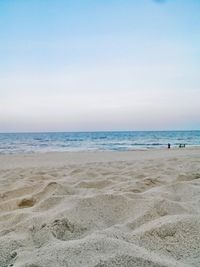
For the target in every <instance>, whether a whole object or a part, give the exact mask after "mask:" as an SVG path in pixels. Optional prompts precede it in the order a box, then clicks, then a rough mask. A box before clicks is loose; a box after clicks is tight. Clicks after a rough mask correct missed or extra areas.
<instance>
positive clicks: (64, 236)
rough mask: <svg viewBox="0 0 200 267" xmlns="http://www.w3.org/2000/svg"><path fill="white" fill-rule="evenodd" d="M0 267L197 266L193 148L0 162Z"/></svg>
mask: <svg viewBox="0 0 200 267" xmlns="http://www.w3.org/2000/svg"><path fill="white" fill-rule="evenodd" d="M0 266H1V267H8V266H14V267H47V266H48V267H61V266H63V267H64V266H69V267H100V266H105V267H112V266H138V267H140V266H148V267H149V266H157V267H161V266H168V267H175V266H177V267H178V266H179V267H186V266H200V149H198V148H193V149H190V148H186V149H171V150H167V149H159V150H147V151H130V152H74V153H72V152H71V153H70V152H69V153H57V152H55V153H53V152H52V153H44V154H29V155H23V154H21V155H0Z"/></svg>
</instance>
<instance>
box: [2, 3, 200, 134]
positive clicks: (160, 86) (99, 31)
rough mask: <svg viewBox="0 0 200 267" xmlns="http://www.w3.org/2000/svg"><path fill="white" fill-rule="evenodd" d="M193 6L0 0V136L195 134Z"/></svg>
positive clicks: (197, 22) (199, 85) (199, 21)
mask: <svg viewBox="0 0 200 267" xmlns="http://www.w3.org/2000/svg"><path fill="white" fill-rule="evenodd" d="M199 70H200V1H198V0H165V1H164V0H163V1H161V0H160V1H158V0H157V1H153V0H95V1H94V0H79V1H78V0H70V1H64V0H63V1H62V0H57V1H55V0H18V1H14V0H0V132H12V131H13V132H16V131H96V130H167V129H169V130H170V129H185V130H187V129H191V130H192V129H200V104H199V103H200V75H199Z"/></svg>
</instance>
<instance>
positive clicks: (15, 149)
mask: <svg viewBox="0 0 200 267" xmlns="http://www.w3.org/2000/svg"><path fill="white" fill-rule="evenodd" d="M168 143H170V144H171V146H172V147H178V145H179V144H180V143H181V144H186V146H200V131H129V132H128V131H127V132H62V133H0V154H10V153H33V152H48V151H92V150H97V151H98V150H111V151H113V150H121V151H126V150H135V149H148V148H162V147H167V144H168Z"/></svg>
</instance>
